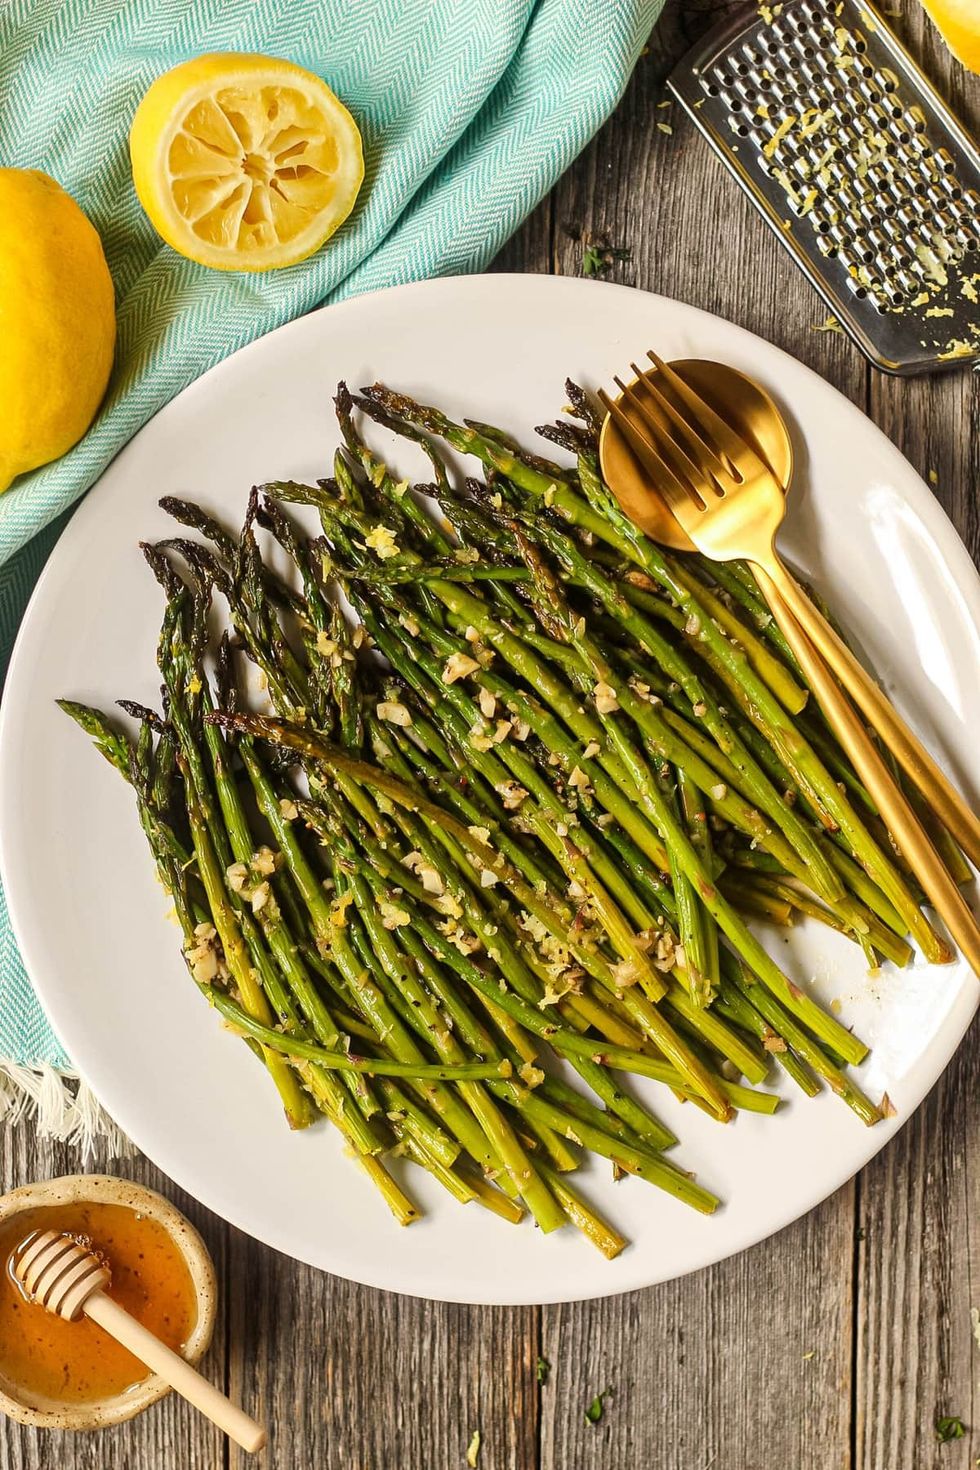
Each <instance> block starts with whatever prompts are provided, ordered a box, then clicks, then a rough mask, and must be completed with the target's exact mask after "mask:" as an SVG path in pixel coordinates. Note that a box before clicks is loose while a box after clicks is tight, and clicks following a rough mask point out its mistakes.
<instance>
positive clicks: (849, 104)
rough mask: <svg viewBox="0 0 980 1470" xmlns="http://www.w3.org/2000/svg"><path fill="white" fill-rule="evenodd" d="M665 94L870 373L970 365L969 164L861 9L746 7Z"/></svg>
mask: <svg viewBox="0 0 980 1470" xmlns="http://www.w3.org/2000/svg"><path fill="white" fill-rule="evenodd" d="M978 3H980V0H978ZM669 85H670V87H671V90H672V91H673V92H674V94H675V96H676V97H677V98H678V100H679V101H680V102H681V103H682V104H683V106H684V107H685V109H686V110H687V112H688V113H689V114H690V115H691V117H692V118H693V120H694V122H695V123H696V125H697V126H698V128H699V129H700V130H701V132H702V133H704V135H705V137H706V138H707V139H708V141H709V142H710V143H711V145H712V146H713V147H714V149H715V150H716V152H717V153H718V154H719V155H720V156H721V158H722V159H723V161H724V163H725V164H726V166H727V167H728V168H729V170H730V171H731V172H732V173H733V174H734V176H735V178H736V179H737V180H738V182H739V183H740V184H741V186H742V188H743V189H744V190H745V191H746V193H747V194H748V195H749V197H750V198H751V199H752V200H754V202H755V204H756V205H757V207H758V208H759V210H760V211H761V212H762V214H763V216H764V218H765V219H766V220H767V221H768V223H769V225H770V226H771V227H772V229H773V230H774V231H775V232H776V234H777V235H778V236H779V238H780V239H781V240H782V242H783V244H784V245H785V246H786V248H787V249H788V250H789V251H790V252H791V254H792V255H793V257H794V258H795V260H796V262H797V264H798V265H799V266H801V268H802V269H803V270H804V271H805V272H806V274H807V276H808V277H809V278H810V280H811V281H812V283H813V285H814V286H816V288H817V290H818V291H819V292H820V294H821V295H822V296H823V298H824V300H825V301H826V303H827V305H828V307H829V308H830V310H831V312H832V313H833V315H834V317H835V318H836V319H837V320H838V321H839V322H840V324H841V326H842V327H844V328H846V330H847V331H848V332H849V333H850V335H851V336H852V337H853V339H854V341H855V342H856V343H857V344H858V346H859V347H860V348H861V350H862V351H863V352H864V353H865V354H866V355H867V356H868V357H869V358H870V359H871V361H872V362H873V363H875V364H876V366H878V367H880V368H883V369H884V370H885V371H886V372H889V373H922V372H931V371H935V370H936V369H943V368H949V367H957V366H962V365H963V364H969V363H977V362H980V154H978V152H977V148H976V145H975V144H974V142H973V141H972V139H971V138H970V137H969V136H968V135H967V134H966V133H965V132H964V130H963V128H962V127H961V126H960V124H959V123H958V122H957V121H956V119H955V118H954V117H953V115H952V114H951V112H950V111H949V109H948V108H947V106H946V105H945V103H944V102H943V101H942V99H941V98H940V97H939V96H938V95H937V93H936V92H935V91H934V89H933V88H932V87H931V86H930V84H929V83H928V82H927V81H926V79H925V77H923V75H922V73H921V72H920V71H919V69H918V67H917V66H916V65H915V63H914V62H913V61H912V59H911V57H910V56H909V55H908V53H907V52H906V51H905V49H904V48H903V47H902V46H901V44H900V43H899V41H898V40H897V39H896V37H895V36H894V35H893V34H892V32H891V31H890V30H889V29H888V27H887V25H886V24H885V22H884V20H882V19H881V17H880V16H879V15H878V14H877V12H875V11H873V10H872V8H871V6H870V5H868V4H866V3H858V0H784V3H783V4H781V5H780V4H772V5H771V6H769V5H765V4H763V5H760V6H759V7H757V8H756V7H753V8H752V10H751V11H749V12H748V14H745V13H742V14H740V15H738V16H736V17H735V18H733V19H730V20H727V21H726V22H724V23H723V24H722V25H720V26H717V27H716V28H715V29H713V30H712V31H710V32H709V34H708V35H707V36H705V37H704V39H703V40H702V41H701V42H700V43H699V44H698V45H697V46H696V47H694V49H693V50H692V51H690V52H689V53H688V55H687V56H686V57H685V59H684V60H683V61H682V62H681V64H680V66H679V67H678V68H677V69H676V70H675V72H674V74H673V75H672V77H671V78H670V83H669Z"/></svg>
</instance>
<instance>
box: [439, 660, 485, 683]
mask: <svg viewBox="0 0 980 1470" xmlns="http://www.w3.org/2000/svg"><path fill="white" fill-rule="evenodd" d="M479 667H480V665H479V664H478V663H477V661H476V659H475V658H470V656H469V654H468V653H451V654H450V655H449V657H448V658H447V660H446V667H445V668H444V669H443V671H442V677H443V679H444V680H445V681H446V683H447V684H455V682H456V680H457V679H465V678H467V677H468V676H469V675H470V674H475V673H476V672H477V670H478V669H479Z"/></svg>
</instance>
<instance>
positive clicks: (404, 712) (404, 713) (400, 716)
mask: <svg viewBox="0 0 980 1470" xmlns="http://www.w3.org/2000/svg"><path fill="white" fill-rule="evenodd" d="M377 716H378V719H379V720H384V721H386V723H387V724H389V725H401V726H402V727H403V728H406V727H407V726H409V725H410V724H411V723H412V713H411V710H409V709H408V708H406V706H405V705H403V704H398V703H397V702H396V701H394V700H386V699H383V700H382V701H381V703H380V704H379V705H378V706H377Z"/></svg>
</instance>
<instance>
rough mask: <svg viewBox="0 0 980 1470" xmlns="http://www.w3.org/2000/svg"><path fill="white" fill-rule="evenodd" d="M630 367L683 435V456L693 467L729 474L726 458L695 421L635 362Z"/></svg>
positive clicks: (713, 472)
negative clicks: (672, 401)
mask: <svg viewBox="0 0 980 1470" xmlns="http://www.w3.org/2000/svg"><path fill="white" fill-rule="evenodd" d="M630 367H631V368H632V369H633V371H634V373H635V374H636V378H637V382H638V383H640V384H642V386H643V390H644V392H645V393H646V394H647V395H648V396H649V397H650V398H651V399H652V400H653V402H654V403H655V404H656V405H657V407H658V408H659V409H660V411H661V413H662V414H664V416H665V417H666V418H667V419H668V420H669V421H670V423H671V424H673V426H674V428H675V429H676V430H677V431H678V433H680V434H681V435H682V436H683V445H682V446H681V447H683V448H684V455H685V458H687V459H688V460H691V462H692V463H693V464H694V465H695V467H696V468H697V469H698V470H699V471H700V472H701V473H702V474H704V475H713V474H715V473H716V472H717V471H718V470H720V471H721V473H722V474H724V475H727V474H729V473H730V468H731V467H730V465H729V464H728V461H727V459H725V458H723V457H722V456H721V455H720V454H719V453H718V451H717V450H716V449H715V448H714V446H713V445H711V444H709V443H708V442H707V440H706V439H704V438H703V437H702V436H701V434H699V432H698V427H697V421H696V420H695V421H694V422H692V420H691V419H690V418H685V417H684V415H683V414H682V413H681V412H680V410H679V409H678V408H676V407H675V406H674V404H673V403H671V401H670V399H669V398H668V397H667V395H666V394H665V393H663V392H662V391H661V389H660V387H659V386H658V384H657V382H656V380H655V379H653V378H651V377H648V376H647V373H645V372H644V371H643V369H642V368H640V367H637V365H636V363H635V362H631V363H630ZM648 371H649V370H648ZM688 445H690V446H691V450H692V452H693V455H694V458H693V460H692V459H691V453H689V452H688V449H687V447H686V446H688Z"/></svg>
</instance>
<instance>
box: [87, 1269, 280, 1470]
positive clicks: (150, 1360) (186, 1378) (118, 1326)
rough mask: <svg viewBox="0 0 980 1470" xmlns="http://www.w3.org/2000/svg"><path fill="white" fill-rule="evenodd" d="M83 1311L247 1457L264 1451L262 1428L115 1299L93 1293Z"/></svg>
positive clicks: (264, 1437) (264, 1436)
mask: <svg viewBox="0 0 980 1470" xmlns="http://www.w3.org/2000/svg"><path fill="white" fill-rule="evenodd" d="M82 1311H83V1312H84V1313H85V1315H86V1316H87V1317H91V1319H92V1321H93V1322H98V1324H99V1326H100V1327H103V1328H104V1329H105V1331H106V1332H108V1333H110V1334H111V1336H113V1337H114V1338H115V1339H116V1341H117V1342H121V1343H122V1344H123V1346H124V1347H127V1348H129V1351H130V1352H131V1353H133V1354H134V1355H135V1356H136V1357H137V1358H139V1360H140V1362H141V1363H145V1364H146V1366H147V1367H148V1368H150V1369H152V1370H153V1372H154V1373H158V1374H159V1375H160V1377H161V1378H163V1379H164V1380H165V1381H166V1382H167V1383H169V1384H170V1387H171V1388H175V1389H176V1390H177V1392H178V1393H179V1394H182V1395H183V1397H184V1398H185V1399H187V1400H188V1401H189V1402H190V1403H192V1404H193V1405H194V1407H195V1409H199V1410H200V1411H201V1413H202V1414H206V1415H207V1417H208V1418H209V1419H210V1420H211V1421H212V1423H214V1424H217V1426H218V1428H219V1429H222V1430H224V1432H225V1434H227V1435H228V1437H229V1438H230V1439H233V1440H234V1441H235V1443H236V1444H239V1445H241V1447H242V1449H243V1450H246V1451H247V1452H248V1454H250V1455H254V1454H256V1453H257V1452H258V1451H259V1450H260V1449H262V1447H263V1445H264V1444H265V1442H266V1433H265V1430H264V1429H263V1428H262V1426H261V1424H257V1423H256V1422H255V1420H254V1419H252V1418H251V1417H250V1416H249V1415H248V1414H246V1413H245V1411H244V1410H243V1409H240V1408H239V1407H238V1405H237V1404H233V1403H232V1402H231V1400H230V1399H228V1398H226V1396H225V1395H224V1394H223V1393H222V1392H221V1390H220V1389H217V1388H215V1386H214V1384H213V1383H209V1382H208V1380H207V1379H206V1378H202V1376H201V1374H200V1373H198V1371H197V1369H196V1368H192V1367H191V1365H190V1363H188V1362H186V1361H185V1360H184V1359H183V1358H182V1357H181V1356H180V1355H179V1353H175V1352H173V1350H172V1349H171V1348H168V1347H167V1345H166V1343H164V1342H161V1341H160V1339H159V1338H158V1337H154V1335H153V1333H152V1332H150V1331H148V1329H147V1328H146V1327H144V1326H143V1324H142V1322H137V1320H136V1318H135V1317H131V1316H130V1315H129V1313H128V1312H127V1311H126V1309H125V1307H121V1306H120V1305H119V1303H118V1302H115V1301H113V1299H112V1297H110V1296H106V1294H105V1292H102V1291H94V1292H93V1293H92V1295H91V1296H90V1297H89V1299H88V1300H87V1301H86V1303H85V1305H84V1306H83V1308H82Z"/></svg>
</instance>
